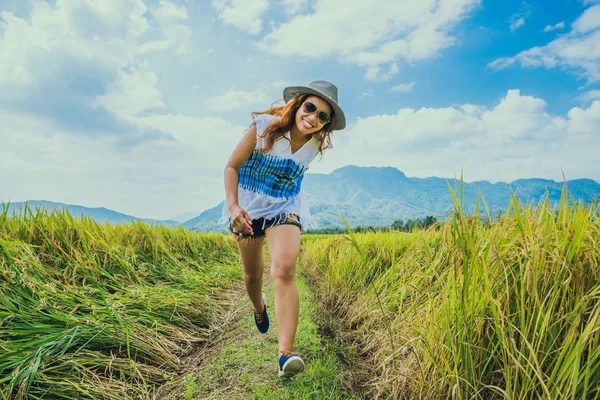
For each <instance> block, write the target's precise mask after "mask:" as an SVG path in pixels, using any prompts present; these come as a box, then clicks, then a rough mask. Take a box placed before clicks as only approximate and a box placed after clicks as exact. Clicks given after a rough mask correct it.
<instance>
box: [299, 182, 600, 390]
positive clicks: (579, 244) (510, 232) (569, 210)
mask: <svg viewBox="0 0 600 400" xmlns="http://www.w3.org/2000/svg"><path fill="white" fill-rule="evenodd" d="M453 195H454V193H453ZM598 216H599V209H598V205H584V204H581V203H576V202H575V201H574V200H573V199H569V198H568V196H567V195H566V194H564V195H563V198H562V200H561V203H560V207H559V208H558V209H555V208H553V207H552V206H551V205H550V203H549V202H548V201H547V200H546V201H543V202H542V203H541V204H539V205H537V206H533V205H523V204H520V203H519V201H518V200H517V198H516V197H515V196H513V200H512V202H511V204H510V205H509V207H508V209H507V212H506V213H505V216H504V217H502V218H501V219H498V220H494V221H492V222H489V216H488V215H484V218H481V217H480V215H478V214H476V215H475V216H468V215H466V214H464V213H463V211H462V209H461V201H460V196H457V197H455V212H454V213H453V216H452V217H451V218H450V219H449V220H448V221H447V222H443V223H439V224H437V225H436V226H434V227H432V228H431V229H429V230H427V231H415V232H413V233H411V234H405V233H365V234H353V233H351V232H350V233H349V234H348V235H345V236H337V237H333V238H329V239H322V240H305V241H304V250H303V257H302V261H303V264H304V266H305V269H306V270H307V271H308V272H309V274H310V275H311V277H312V280H313V281H316V282H320V283H319V285H320V288H319V293H320V297H321V298H322V299H323V301H325V302H326V303H327V304H328V305H329V307H331V310H332V313H333V314H335V315H339V316H340V318H341V321H342V324H343V326H344V328H345V330H346V332H347V335H350V340H353V341H355V342H357V343H360V344H361V346H360V352H361V354H363V356H364V357H365V361H366V362H367V365H370V366H371V368H372V374H373V379H372V381H371V382H370V385H371V390H370V392H371V395H373V396H375V397H381V398H430V399H438V398H458V399H490V398H510V399H530V398H536V399H538V398H542V399H548V400H550V399H595V398H600V301H599V300H600V219H599V218H598ZM486 221H487V222H486Z"/></svg>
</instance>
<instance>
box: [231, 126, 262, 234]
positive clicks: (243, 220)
mask: <svg viewBox="0 0 600 400" xmlns="http://www.w3.org/2000/svg"><path fill="white" fill-rule="evenodd" d="M255 147H256V124H252V125H251V126H250V128H248V130H247V131H246V133H245V134H244V137H242V140H241V141H240V142H239V143H238V145H237V146H236V147H235V150H233V153H232V154H231V157H229V161H227V165H226V166H225V193H226V194H227V207H228V208H229V215H230V216H231V225H232V226H233V229H235V230H236V231H237V232H240V233H246V234H249V235H252V234H254V232H253V231H252V220H251V219H250V216H249V215H248V213H247V212H246V210H244V209H243V208H241V207H240V206H239V204H238V183H239V178H238V174H239V172H240V170H241V169H242V166H243V165H244V163H245V162H246V161H247V160H248V158H250V155H252V152H253V151H254V148H255Z"/></svg>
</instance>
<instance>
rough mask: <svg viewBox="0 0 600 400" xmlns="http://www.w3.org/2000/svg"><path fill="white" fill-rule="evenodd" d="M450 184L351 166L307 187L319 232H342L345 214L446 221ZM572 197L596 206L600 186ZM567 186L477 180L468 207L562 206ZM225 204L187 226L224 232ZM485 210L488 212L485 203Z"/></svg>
mask: <svg viewBox="0 0 600 400" xmlns="http://www.w3.org/2000/svg"><path fill="white" fill-rule="evenodd" d="M448 184H450V185H451V186H452V187H453V188H454V190H455V191H456V192H457V195H458V191H459V187H460V181H459V180H456V179H448V178H438V177H430V178H424V179H422V178H408V177H407V176H406V175H405V174H404V173H403V172H402V171H399V170H398V169H396V168H392V167H382V168H380V167H356V166H346V167H343V168H340V169H337V170H335V171H333V172H332V173H330V174H306V175H305V177H304V181H303V183H302V187H303V189H304V191H305V192H306V195H307V198H308V201H309V204H310V210H311V213H312V215H313V216H314V217H315V219H316V221H317V223H318V227H319V228H333V227H343V225H344V223H343V221H342V218H341V216H340V211H341V212H343V213H344V216H345V217H346V218H347V220H348V222H349V223H350V225H351V226H352V227H356V226H359V225H360V226H389V225H391V224H392V223H393V222H394V221H395V220H398V219H402V220H404V221H406V220H407V219H416V218H423V217H426V216H428V215H433V216H434V217H436V218H437V219H438V220H440V219H444V218H446V217H447V216H448V214H449V213H450V212H451V211H452V209H453V202H452V196H451V194H450V190H449V189H448ZM567 185H568V188H569V194H570V195H571V196H573V197H574V198H576V199H581V200H583V201H585V202H591V201H592V199H593V198H600V184H598V182H596V181H593V180H591V179H575V180H571V181H568V182H567ZM562 186H563V182H556V181H553V180H547V179H537V178H532V179H519V180H516V181H513V182H511V183H504V182H498V183H490V182H488V181H476V182H471V183H467V182H464V183H463V202H464V204H463V207H464V209H465V211H466V212H467V213H473V212H474V210H475V202H476V199H477V190H480V191H481V193H482V195H483V197H484V199H485V201H486V203H487V205H488V207H489V208H490V212H491V213H492V216H497V215H498V212H499V211H505V210H506V209H507V207H508V204H509V201H510V191H511V189H512V190H513V191H514V192H515V193H516V194H517V196H518V197H519V199H520V200H521V201H522V202H525V203H531V202H533V203H537V202H539V201H540V200H541V199H542V198H543V197H544V195H545V194H546V193H547V194H548V197H549V199H550V201H551V202H558V201H559V200H560V195H561V191H562ZM222 206H223V203H221V204H219V205H217V206H215V207H214V208H211V209H209V210H207V211H205V212H203V213H202V214H200V215H199V216H198V217H196V218H194V219H191V220H189V221H187V222H185V223H184V224H183V226H184V227H186V228H189V229H194V230H202V231H213V230H224V226H223V225H218V224H217V221H218V220H219V218H220V216H221V208H222ZM480 207H481V208H480V210H484V206H483V204H481V206H480Z"/></svg>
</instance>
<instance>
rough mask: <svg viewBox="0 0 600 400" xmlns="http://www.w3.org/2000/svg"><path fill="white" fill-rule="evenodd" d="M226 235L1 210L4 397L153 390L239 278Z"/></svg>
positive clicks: (203, 336) (0, 373) (202, 334)
mask: <svg viewBox="0 0 600 400" xmlns="http://www.w3.org/2000/svg"><path fill="white" fill-rule="evenodd" d="M237 262H238V258H237V253H236V249H235V244H234V243H233V241H232V240H230V239H229V238H226V237H225V236H223V235H220V234H198V233H193V232H190V231H186V230H184V229H181V228H180V229H171V228H164V227H152V226H149V225H146V224H144V223H140V222H132V223H130V224H121V225H115V226H111V225H108V224H104V225H102V224H98V223H96V222H95V221H94V220H92V219H91V218H86V217H83V218H81V219H79V218H78V219H74V218H72V217H71V215H70V214H69V213H68V212H67V211H62V212H56V211H55V212H52V213H48V212H47V211H45V210H43V209H40V210H38V211H37V212H35V211H32V210H25V211H23V212H21V213H20V214H18V215H15V216H13V217H9V216H8V206H6V205H5V206H4V207H3V212H2V213H1V214H0V387H1V388H2V394H3V396H5V397H6V398H11V399H13V398H15V399H20V398H31V399H37V398H40V399H41V398H52V399H61V398H64V399H72V398H90V399H100V398H102V399H112V398H114V399H117V398H118V399H123V398H148V396H149V394H150V393H151V391H152V389H153V388H154V387H155V386H157V385H159V384H161V383H163V382H165V381H167V380H168V379H170V377H171V376H172V375H173V374H175V373H177V371H178V370H179V368H180V367H181V365H180V357H181V356H184V355H185V354H186V352H188V351H189V350H190V349H191V348H192V346H193V345H194V344H195V343H199V342H203V341H206V340H207V338H208V335H209V332H208V328H209V326H210V324H211V320H212V318H215V316H216V315H217V314H218V312H219V311H220V310H221V308H222V305H223V304H224V303H226V297H227V296H226V293H225V291H226V290H227V289H228V288H230V286H231V282H232V280H235V281H236V282H237V281H239V273H240V272H239V268H238V267H236V266H235V264H237Z"/></svg>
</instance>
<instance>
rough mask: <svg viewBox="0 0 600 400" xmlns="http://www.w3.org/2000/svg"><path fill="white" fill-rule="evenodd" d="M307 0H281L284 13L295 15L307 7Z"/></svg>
mask: <svg viewBox="0 0 600 400" xmlns="http://www.w3.org/2000/svg"><path fill="white" fill-rule="evenodd" d="M308 1H309V0H282V4H283V7H284V9H285V13H286V14H287V15H288V16H292V15H295V14H297V13H299V12H300V11H303V10H305V9H306V8H307V7H308Z"/></svg>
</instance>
